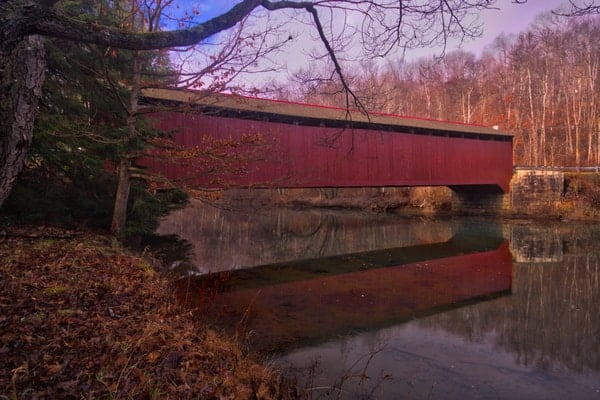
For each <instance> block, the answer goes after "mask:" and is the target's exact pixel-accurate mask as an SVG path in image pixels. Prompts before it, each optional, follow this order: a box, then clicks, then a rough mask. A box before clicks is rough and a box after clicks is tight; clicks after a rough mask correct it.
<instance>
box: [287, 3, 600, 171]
mask: <svg viewBox="0 0 600 400" xmlns="http://www.w3.org/2000/svg"><path fill="white" fill-rule="evenodd" d="M599 40H600V18H598V17H597V16H594V17H585V18H584V17H581V18H565V17H563V16H557V15H554V14H551V13H548V14H543V15H540V16H539V17H538V18H537V20H536V22H535V23H534V24H533V25H532V26H531V27H530V28H529V29H528V30H527V31H525V32H522V33H520V34H518V35H502V36H499V37H497V38H496V39H495V41H494V42H493V43H491V44H490V45H489V46H488V47H487V48H486V50H485V51H484V52H483V54H481V55H476V54H473V53H471V52H469V51H468V45H466V46H465V49H463V50H454V51H451V52H449V53H447V54H446V55H444V56H443V57H441V58H436V57H430V58H424V59H418V60H416V61H395V62H391V61H388V62H386V63H383V64H377V63H376V62H374V61H372V60H366V61H363V62H362V63H361V64H360V65H359V67H358V68H357V69H356V71H353V73H352V75H350V76H348V80H349V82H350V85H351V87H352V88H353V89H354V92H355V93H356V95H357V96H358V97H359V98H360V100H361V103H362V104H363V105H364V106H365V108H366V109H367V110H369V111H370V112H383V113H390V114H400V115H406V116H417V117H423V118H433V119H442V120H450V121H459V122H463V123H467V124H482V125H486V126H497V127H498V128H499V129H501V130H502V131H507V132H510V133H512V134H514V135H515V139H514V162H515V165H521V166H569V167H574V166H597V165H598V164H599V163H600V99H599V96H600V47H598V45H597V43H598V42H599ZM323 72H325V73H326V71H323ZM322 75H324V74H322ZM275 96H276V97H279V98H285V99H288V100H296V101H301V102H308V103H314V104H326V105H339V104H343V101H344V99H343V96H344V94H343V93H342V91H341V87H340V85H339V84H336V83H332V82H330V81H327V80H324V79H317V78H316V77H315V71H313V70H310V71H309V70H304V71H300V72H297V73H296V74H295V75H294V78H293V79H292V80H291V82H289V83H287V84H285V85H283V86H282V87H280V88H279V89H278V90H277V92H276V95H275Z"/></svg>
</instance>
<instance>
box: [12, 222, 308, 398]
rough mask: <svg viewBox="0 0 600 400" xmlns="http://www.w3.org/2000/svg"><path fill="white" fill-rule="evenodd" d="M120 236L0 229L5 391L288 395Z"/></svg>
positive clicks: (292, 393) (286, 387)
mask: <svg viewBox="0 0 600 400" xmlns="http://www.w3.org/2000/svg"><path fill="white" fill-rule="evenodd" d="M242 347H243V346H242V345H241V344H240V343H239V342H238V341H237V340H236V338H232V337H229V336H227V335H225V334H224V333H222V332H217V331H215V330H212V329H210V328H209V327H208V326H207V325H206V324H204V323H203V321H201V320H199V319H198V317H195V316H194V314H193V313H192V312H190V310H186V309H185V308H183V307H182V306H180V305H179V304H177V302H176V300H175V299H174V296H173V295H172V290H171V287H170V283H169V282H168V281H167V280H166V278H165V277H163V276H161V275H159V274H158V273H156V272H155V271H154V270H152V268H151V267H150V264H149V263H148V261H147V260H145V259H144V258H143V257H141V256H140V255H137V254H133V253H130V252H128V251H127V250H125V249H124V248H123V247H121V246H120V245H119V244H118V242H116V241H115V240H114V239H113V238H112V237H110V236H105V235H101V234H94V233H90V232H84V233H77V234H73V232H69V231H56V229H54V230H53V231H52V235H49V236H44V235H43V234H39V235H38V234H35V233H32V234H22V233H19V232H17V233H16V234H4V235H2V236H0V399H14V400H16V399H95V398H110V399H163V398H168V399H276V398H282V399H288V398H296V397H297V396H298V393H297V390H296V389H295V388H294V387H293V385H291V384H290V383H289V382H287V381H286V380H285V379H284V377H282V376H281V374H279V373H278V372H277V371H275V370H273V369H272V368H270V367H268V366H265V365H264V364H260V363H258V362H256V361H255V358H254V357H253V356H252V355H251V354H249V353H248V352H247V351H242Z"/></svg>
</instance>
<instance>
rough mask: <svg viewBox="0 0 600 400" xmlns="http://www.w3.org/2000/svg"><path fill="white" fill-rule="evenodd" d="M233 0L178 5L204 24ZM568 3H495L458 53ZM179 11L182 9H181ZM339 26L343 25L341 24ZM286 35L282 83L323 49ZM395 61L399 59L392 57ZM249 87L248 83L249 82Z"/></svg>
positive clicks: (296, 30)
mask: <svg viewBox="0 0 600 400" xmlns="http://www.w3.org/2000/svg"><path fill="white" fill-rule="evenodd" d="M237 2H238V1H236V0H230V1H228V0H182V1H181V3H182V4H186V3H187V7H196V9H198V10H199V11H200V16H199V18H201V19H203V20H206V19H209V18H211V17H214V16H215V15H219V14H221V13H223V12H225V11H227V10H228V9H229V8H230V7H232V6H233V5H235V4H236V3H237ZM567 3H568V0H528V1H527V3H525V4H514V3H513V2H512V0H497V2H496V4H495V6H496V7H497V8H499V9H498V10H485V11H483V12H482V13H481V14H480V21H481V22H482V23H483V35H482V36H481V37H479V38H477V39H474V40H469V41H466V42H464V43H463V44H462V47H460V48H462V49H464V50H467V51H470V52H472V53H475V54H476V55H480V54H481V52H482V51H483V50H484V48H485V47H486V46H488V45H491V44H492V43H493V41H494V39H495V38H496V37H498V36H499V35H500V34H502V33H506V34H511V33H515V34H516V33H519V32H522V31H525V30H527V29H528V27H530V26H531V24H532V23H533V22H534V20H535V18H536V17H537V16H538V15H539V14H541V13H543V12H546V11H551V10H553V9H556V8H557V7H559V6H561V5H566V4H567ZM181 7H184V6H183V5H182V6H181ZM341 23H342V24H343V22H341ZM289 29H290V32H292V33H293V36H294V39H293V40H292V41H291V42H290V44H288V45H286V47H285V48H284V49H283V52H282V53H280V54H279V55H278V56H277V57H276V58H277V59H278V61H283V62H284V63H285V65H286V68H285V72H280V73H279V74H276V76H273V74H271V76H269V78H273V77H275V78H276V79H279V80H285V79H286V75H288V74H289V73H291V72H294V71H296V70H298V69H300V68H305V69H306V68H307V67H308V60H307V57H306V54H307V53H309V52H310V51H311V49H312V48H314V47H315V46H317V49H318V50H319V51H320V52H323V46H322V44H321V43H320V42H319V41H318V40H315V32H314V29H313V32H309V30H310V28H307V27H306V26H302V25H300V24H297V25H294V24H290V25H289ZM457 48H459V46H458V42H457V41H454V42H450V43H449V46H448V48H447V50H446V51H447V52H449V51H452V50H454V49H457ZM439 52H440V49H431V48H429V49H419V50H413V51H410V52H408V53H405V58H406V59H408V60H413V59H418V58H421V57H430V56H433V55H437V54H439ZM394 57H395V59H398V58H399V56H398V55H395V56H394ZM264 78H265V77H264V76H256V75H253V77H252V78H251V79H254V80H260V79H264ZM250 83H252V82H250Z"/></svg>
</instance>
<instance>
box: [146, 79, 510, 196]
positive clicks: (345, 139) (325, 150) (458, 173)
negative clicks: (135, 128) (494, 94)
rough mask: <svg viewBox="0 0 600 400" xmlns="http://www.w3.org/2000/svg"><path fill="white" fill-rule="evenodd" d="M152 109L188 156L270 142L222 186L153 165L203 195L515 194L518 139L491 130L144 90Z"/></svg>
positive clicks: (177, 168)
mask: <svg viewBox="0 0 600 400" xmlns="http://www.w3.org/2000/svg"><path fill="white" fill-rule="evenodd" d="M143 102H144V103H146V104H152V105H154V106H156V105H158V106H161V107H160V108H159V110H160V111H156V112H153V113H152V114H151V116H150V118H151V120H152V121H153V122H152V123H153V125H154V126H155V127H156V128H159V129H163V130H167V131H173V132H175V134H174V139H175V141H176V142H177V143H178V144H180V145H182V146H185V147H190V148H192V147H194V146H206V143H207V140H208V142H210V141H211V140H214V139H216V140H228V139H233V140H235V141H239V140H242V141H243V138H244V137H248V136H249V135H256V134H260V135H261V137H262V138H263V139H262V140H263V141H264V142H263V143H262V144H261V146H262V148H263V149H264V150H265V152H263V154H262V155H260V156H257V155H256V153H253V154H254V155H253V156H250V157H248V159H247V160H246V161H244V162H245V163H246V164H245V165H244V168H243V169H244V173H239V170H238V171H236V172H231V173H229V174H227V173H225V176H224V177H221V178H222V179H218V180H217V179H215V176H214V175H212V174H208V173H206V174H205V173H203V171H199V170H198V169H201V168H200V167H199V166H193V165H188V166H182V165H175V164H166V163H164V162H161V161H158V160H146V161H145V162H144V164H145V165H147V166H149V167H150V168H151V169H153V170H154V171H155V172H158V173H160V174H162V175H164V176H166V177H168V178H171V179H186V178H187V179H191V181H192V186H196V187H219V186H229V187H287V188H291V187H296V188H297V187H369V186H371V187H382V186H473V185H482V186H483V185H484V186H486V187H496V188H500V189H502V190H503V191H505V192H506V191H508V188H509V182H510V179H511V176H512V169H513V162H512V135H511V134H509V133H505V132H500V131H498V130H495V129H492V128H488V127H485V126H477V125H467V124H460V123H452V122H446V121H433V120H427V119H418V118H407V117H400V116H396V115H387V114H378V113H372V114H369V115H365V114H364V113H360V112H358V111H347V110H346V109H344V108H334V107H320V106H314V105H306V104H298V103H290V102H281V101H273V100H265V99H257V98H248V97H242V96H236V95H223V94H209V95H207V94H201V93H198V92H191V91H183V90H164V89H149V90H145V91H144V93H143ZM238 151H241V150H238ZM224 182H226V184H225V183H224Z"/></svg>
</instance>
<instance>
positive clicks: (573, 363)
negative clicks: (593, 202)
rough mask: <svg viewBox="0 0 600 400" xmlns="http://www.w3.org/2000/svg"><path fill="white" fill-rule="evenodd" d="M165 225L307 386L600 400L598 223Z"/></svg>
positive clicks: (338, 392)
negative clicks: (191, 245) (188, 246)
mask: <svg viewBox="0 0 600 400" xmlns="http://www.w3.org/2000/svg"><path fill="white" fill-rule="evenodd" d="M159 233H161V234H176V235H179V236H180V237H181V238H183V239H186V240H187V241H188V242H190V243H192V244H193V248H187V249H186V250H188V251H189V254H190V256H191V258H190V261H189V262H180V261H177V260H173V262H172V267H173V269H174V270H175V271H177V273H178V274H181V276H185V277H186V278H182V280H181V281H180V282H181V285H180V286H181V289H180V295H181V296H185V298H186V299H187V300H188V301H189V302H190V303H191V304H193V305H194V306H196V307H198V309H199V310H200V312H203V313H205V314H206V315H207V316H209V315H210V316H213V317H216V318H217V320H218V321H220V322H221V323H222V324H224V325H226V326H228V327H229V328H233V329H236V330H238V331H240V332H245V334H246V335H247V337H248V340H249V341H250V342H251V343H252V345H253V346H254V347H255V348H257V349H260V350H262V351H265V352H267V353H268V354H271V357H272V360H273V363H275V364H276V365H277V366H278V367H280V368H283V369H287V370H290V371H291V372H292V373H294V374H295V375H296V376H297V378H298V380H299V383H300V386H301V387H303V388H306V390H307V394H308V396H309V398H313V399H316V398H344V399H356V398H375V399H570V400H573V399H600V264H599V261H600V242H599V241H598V239H599V238H600V225H589V224H570V223H565V222H562V223H556V224H550V223H548V224H544V225H543V226H542V225H536V224H533V223H531V222H530V221H516V222H511V223H506V222H503V223H501V222H498V221H491V220H478V219H452V220H431V219H424V218H401V217H399V216H393V215H373V214H366V213H358V212H324V211H314V210H310V211H289V210H286V211H278V210H272V211H259V212H254V213H251V214H247V213H240V212H235V211H225V210H218V209H215V208H209V207H206V206H199V205H196V206H194V207H190V208H188V209H185V210H182V211H178V212H176V213H174V214H172V215H170V216H169V217H168V218H167V219H166V220H164V221H163V223H162V224H161V226H160V228H159Z"/></svg>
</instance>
